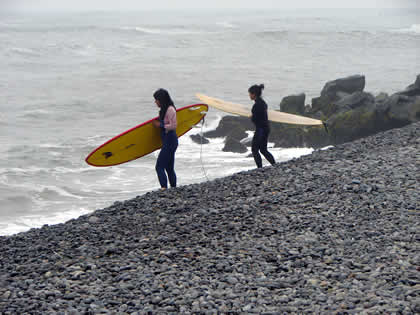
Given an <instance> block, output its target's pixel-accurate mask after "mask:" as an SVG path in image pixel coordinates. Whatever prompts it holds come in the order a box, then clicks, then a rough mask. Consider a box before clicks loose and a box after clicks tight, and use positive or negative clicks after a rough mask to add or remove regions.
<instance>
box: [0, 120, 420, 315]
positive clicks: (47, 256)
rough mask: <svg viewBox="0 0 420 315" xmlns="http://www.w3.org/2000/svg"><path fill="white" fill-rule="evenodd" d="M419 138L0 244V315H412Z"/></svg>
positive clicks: (175, 194)
mask: <svg viewBox="0 0 420 315" xmlns="http://www.w3.org/2000/svg"><path fill="white" fill-rule="evenodd" d="M419 130H420V123H414V124H411V125H409V126H406V127H404V128H401V129H393V130H390V131H387V132H385V133H381V134H377V135H375V136H372V137H368V138H365V139H362V140H358V141H355V142H351V143H347V144H343V145H338V146H337V147H335V148H333V149H329V150H320V151H315V152H314V153H313V154H312V155H309V156H304V157H302V158H299V159H295V160H292V161H289V162H286V163H282V164H277V165H275V166H273V167H266V168H262V169H256V170H251V171H246V172H241V173H238V174H235V175H233V176H230V177H225V178H221V179H217V180H214V181H211V182H206V183H202V184H194V185H188V186H183V187H179V188H175V189H169V190H167V191H164V192H151V193H147V194H145V195H143V196H138V197H136V198H134V199H132V200H128V201H125V202H116V203H115V204H114V205H112V206H110V207H108V208H106V209H102V210H98V211H95V212H94V213H92V214H90V215H85V216H82V217H80V218H78V219H74V220H71V221H68V222H67V223H64V224H59V225H54V226H44V227H42V228H40V229H32V230H30V231H28V232H25V233H20V234H17V235H14V236H8V237H0V262H1V263H0V313H1V314H24V313H29V314H48V313H69V314H70V313H74V314H79V313H85V314H97V313H118V314H143V313H147V312H154V313H192V312H205V313H217V312H235V313H236V312H243V313H253V312H255V313H274V312H287V313H308V312H315V313H334V312H339V313H363V312H366V313H369V314H373V313H378V314H379V313H402V314H415V313H417V314H418V313H419V312H420V300H419V293H420V291H419V285H420V284H419V271H420V252H419V241H420V235H419V223H420V221H419V200H420V198H419V192H420V187H419V171H418V166H419V145H420V137H419V136H420V131H419Z"/></svg>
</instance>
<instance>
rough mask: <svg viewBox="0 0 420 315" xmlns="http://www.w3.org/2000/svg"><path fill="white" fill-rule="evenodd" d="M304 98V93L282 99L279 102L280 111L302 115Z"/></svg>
mask: <svg viewBox="0 0 420 315" xmlns="http://www.w3.org/2000/svg"><path fill="white" fill-rule="evenodd" d="M305 97H306V96H305V94H304V93H301V94H298V95H289V96H286V97H284V98H283V99H282V100H281V102H280V111H282V112H285V113H290V114H296V115H303V114H304V113H305Z"/></svg>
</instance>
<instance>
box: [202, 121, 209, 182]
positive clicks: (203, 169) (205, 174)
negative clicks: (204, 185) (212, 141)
mask: <svg viewBox="0 0 420 315" xmlns="http://www.w3.org/2000/svg"><path fill="white" fill-rule="evenodd" d="M204 120H205V117H203V120H202V122H201V130H200V161H201V170H202V171H203V174H204V177H205V178H206V179H207V181H208V182H209V181H210V179H209V178H208V176H207V172H206V170H205V168H204V163H203V128H204V122H205V121H204Z"/></svg>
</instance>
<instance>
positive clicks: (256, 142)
mask: <svg viewBox="0 0 420 315" xmlns="http://www.w3.org/2000/svg"><path fill="white" fill-rule="evenodd" d="M269 133H270V131H269V130H268V129H264V128H257V130H255V133H254V137H253V138H252V155H253V156H254V160H255V163H256V164H257V167H258V168H261V167H262V160H261V155H260V153H259V152H261V154H262V155H264V157H265V158H266V159H267V161H268V162H270V163H271V165H273V164H275V163H276V162H275V161H274V157H273V155H272V154H271V153H270V152H268V150H267V142H268V134H269ZM258 151H259V152H258Z"/></svg>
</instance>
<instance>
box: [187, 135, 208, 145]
mask: <svg viewBox="0 0 420 315" xmlns="http://www.w3.org/2000/svg"><path fill="white" fill-rule="evenodd" d="M190 137H191V140H192V141H193V142H195V143H197V144H208V143H209V142H210V141H209V139H207V138H205V137H203V136H201V135H199V134H197V135H191V136H190Z"/></svg>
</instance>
